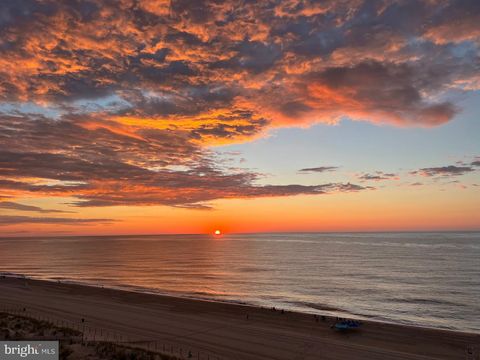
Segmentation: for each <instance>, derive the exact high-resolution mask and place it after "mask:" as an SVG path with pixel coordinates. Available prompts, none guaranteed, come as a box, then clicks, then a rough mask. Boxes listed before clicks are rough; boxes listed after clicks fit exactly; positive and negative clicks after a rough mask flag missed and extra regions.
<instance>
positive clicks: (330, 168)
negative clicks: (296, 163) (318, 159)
mask: <svg viewBox="0 0 480 360" xmlns="http://www.w3.org/2000/svg"><path fill="white" fill-rule="evenodd" d="M337 169H338V166H319V167H313V168H304V169H300V170H298V171H299V172H317V173H322V172H327V171H334V170H337Z"/></svg>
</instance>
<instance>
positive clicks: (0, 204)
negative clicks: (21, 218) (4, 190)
mask: <svg viewBox="0 0 480 360" xmlns="http://www.w3.org/2000/svg"><path fill="white" fill-rule="evenodd" d="M0 208H1V209H7V210H16V211H33V212H38V213H45V214H47V213H72V212H73V211H67V210H56V209H43V208H41V207H38V206H32V205H24V204H19V203H16V202H13V201H0Z"/></svg>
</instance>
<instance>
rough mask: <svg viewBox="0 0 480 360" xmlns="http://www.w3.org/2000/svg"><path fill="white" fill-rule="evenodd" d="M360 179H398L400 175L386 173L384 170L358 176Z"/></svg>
mask: <svg viewBox="0 0 480 360" xmlns="http://www.w3.org/2000/svg"><path fill="white" fill-rule="evenodd" d="M358 179H360V180H364V181H383V180H396V179H398V175H397V174H394V173H385V172H382V171H376V172H375V173H373V174H369V173H365V174H361V175H359V176H358Z"/></svg>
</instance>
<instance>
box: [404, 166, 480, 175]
mask: <svg viewBox="0 0 480 360" xmlns="http://www.w3.org/2000/svg"><path fill="white" fill-rule="evenodd" d="M472 171H475V169H473V168H472V167H470V166H456V165H448V166H440V167H430V168H422V169H419V170H416V171H413V172H411V174H413V175H421V176H427V177H432V176H460V175H464V174H467V173H469V172H472Z"/></svg>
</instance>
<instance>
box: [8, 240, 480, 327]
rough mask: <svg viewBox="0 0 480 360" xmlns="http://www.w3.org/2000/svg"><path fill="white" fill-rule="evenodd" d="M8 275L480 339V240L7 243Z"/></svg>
mask: <svg viewBox="0 0 480 360" xmlns="http://www.w3.org/2000/svg"><path fill="white" fill-rule="evenodd" d="M0 272H1V273H2V274H3V275H9V276H18V275H20V274H21V275H25V276H28V277H31V278H36V279H47V280H53V281H64V282H75V283H83V284H90V285H94V286H105V287H112V288H121V289H126V290H131V291H139V292H149V293H157V294H168V295H174V296H184V297H192V298H199V299H208V300H215V301H225V302H235V303H244V304H252V305H258V306H264V307H273V306H275V307H276V308H278V309H286V310H296V311H302V312H307V313H314V314H328V315H334V316H340V317H351V318H359V319H371V320H377V321H385V322H393V323H401V324H410V325H418V326H428V327H434V328H444V329H454V330H461V331H469V332H476V333H480V233H451V232H441V233H272V234H229V235H223V236H221V237H214V236H210V235H155V236H95V237H93V236H91V237H55V238H3V239H1V238H0Z"/></svg>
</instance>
